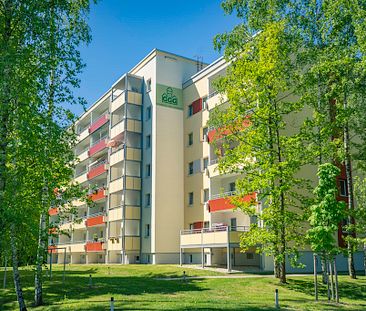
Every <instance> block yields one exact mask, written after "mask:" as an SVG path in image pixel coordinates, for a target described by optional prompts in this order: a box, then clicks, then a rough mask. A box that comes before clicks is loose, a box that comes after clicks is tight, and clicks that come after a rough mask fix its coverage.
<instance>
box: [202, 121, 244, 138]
mask: <svg viewBox="0 0 366 311" xmlns="http://www.w3.org/2000/svg"><path fill="white" fill-rule="evenodd" d="M249 125H250V120H249V118H248V119H246V120H244V121H243V126H242V127H240V128H246V127H248V126H249ZM235 131H238V130H237V128H235V126H234V125H233V126H232V127H231V126H230V127H228V128H226V129H225V128H219V129H212V130H211V131H209V132H208V133H207V138H208V142H209V143H211V142H213V141H215V140H217V139H221V138H223V137H225V136H226V135H229V134H231V133H234V132H235Z"/></svg>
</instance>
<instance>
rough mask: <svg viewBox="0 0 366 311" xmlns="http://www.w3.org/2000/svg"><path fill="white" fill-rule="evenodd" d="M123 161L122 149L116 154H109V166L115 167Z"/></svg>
mask: <svg viewBox="0 0 366 311" xmlns="http://www.w3.org/2000/svg"><path fill="white" fill-rule="evenodd" d="M123 160H124V149H121V150H118V151H117V152H115V153H113V154H111V158H110V161H109V163H110V166H112V165H115V164H117V163H119V162H121V161H123Z"/></svg>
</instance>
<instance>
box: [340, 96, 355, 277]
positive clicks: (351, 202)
mask: <svg viewBox="0 0 366 311" xmlns="http://www.w3.org/2000/svg"><path fill="white" fill-rule="evenodd" d="M343 105H344V107H343V108H344V110H345V111H347V109H348V107H347V96H346V94H345V96H344V104H343ZM343 140H344V151H345V156H346V157H345V168H346V178H347V190H348V204H347V205H348V211H349V214H348V225H349V226H352V225H353V223H354V219H353V217H352V212H353V210H354V193H353V180H352V167H351V153H350V152H351V151H350V138H349V127H348V121H347V122H346V124H345V126H344V137H343ZM347 231H348V234H349V235H351V236H353V235H354V234H355V233H354V230H353V229H352V230H350V229H348V230H347ZM347 254H348V274H349V276H350V277H351V278H352V279H355V278H356V270H355V264H354V260H353V246H352V242H351V241H350V239H347Z"/></svg>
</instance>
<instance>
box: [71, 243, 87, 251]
mask: <svg viewBox="0 0 366 311" xmlns="http://www.w3.org/2000/svg"><path fill="white" fill-rule="evenodd" d="M70 252H72V253H84V252H85V242H82V243H73V244H70Z"/></svg>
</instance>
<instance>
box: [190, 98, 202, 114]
mask: <svg viewBox="0 0 366 311" xmlns="http://www.w3.org/2000/svg"><path fill="white" fill-rule="evenodd" d="M201 110H202V98H199V99H197V100H195V101H194V102H193V103H192V113H193V114H196V113H197V112H200V111H201Z"/></svg>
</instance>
